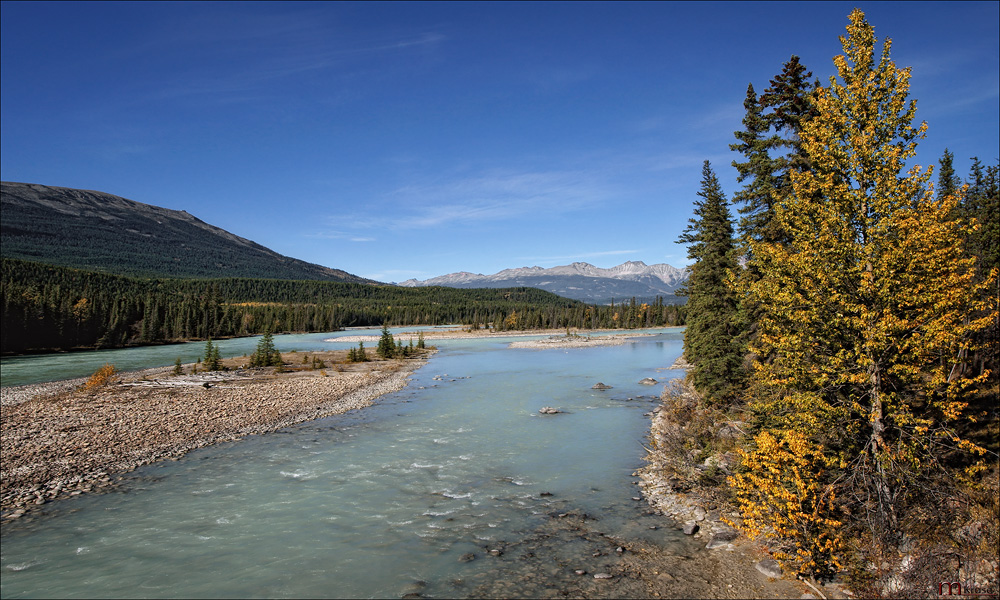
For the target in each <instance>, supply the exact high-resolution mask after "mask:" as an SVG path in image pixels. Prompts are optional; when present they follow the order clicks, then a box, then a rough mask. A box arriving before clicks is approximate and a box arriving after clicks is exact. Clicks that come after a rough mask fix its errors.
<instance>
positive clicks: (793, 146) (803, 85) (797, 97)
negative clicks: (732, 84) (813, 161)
mask: <svg viewBox="0 0 1000 600" xmlns="http://www.w3.org/2000/svg"><path fill="white" fill-rule="evenodd" d="M810 77H812V72H811V71H807V70H806V67H805V66H804V65H803V64H802V63H800V62H799V57H798V56H795V55H794V54H793V55H792V57H791V58H789V59H788V61H787V62H786V63H785V64H784V65H783V66H782V69H781V73H779V74H778V75H777V76H775V78H774V79H772V80H771V81H770V84H771V85H770V87H768V88H767V89H766V90H764V93H763V94H761V97H760V103H761V107H762V108H764V109H771V112H770V113H769V114H768V120H769V121H770V123H771V126H772V127H773V128H774V130H775V131H776V132H778V133H779V134H781V135H782V136H783V137H781V138H779V139H780V141H779V143H778V144H777V146H779V147H781V148H784V149H785V150H786V154H785V155H784V156H783V157H782V162H783V168H782V177H781V180H780V182H779V187H780V188H782V189H787V188H788V186H790V185H791V177H790V175H789V174H788V172H789V170H791V169H794V170H797V171H804V170H806V169H808V168H809V154H808V153H807V152H806V151H805V149H804V148H803V147H802V140H801V133H802V128H803V127H804V126H805V124H806V123H807V122H809V119H811V118H813V117H814V116H815V115H816V108H815V107H814V106H813V103H812V99H811V96H812V92H813V89H814V88H815V87H816V86H815V85H814V84H812V83H810V82H809V78H810Z"/></svg>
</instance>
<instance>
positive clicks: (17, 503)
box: [0, 360, 426, 521]
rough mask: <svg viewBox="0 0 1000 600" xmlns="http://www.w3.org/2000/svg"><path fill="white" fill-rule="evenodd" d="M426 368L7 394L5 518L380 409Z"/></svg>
mask: <svg viewBox="0 0 1000 600" xmlns="http://www.w3.org/2000/svg"><path fill="white" fill-rule="evenodd" d="M425 363H426V360H393V361H379V362H372V363H360V364H357V365H346V366H344V367H341V366H340V365H337V366H336V367H335V368H329V369H322V370H300V371H293V372H286V373H275V372H274V369H273V368H268V369H260V370H254V371H238V370H237V371H228V372H221V373H203V374H199V375H181V376H174V375H172V374H171V371H172V369H171V368H165V369H151V370H145V371H140V372H135V373H125V374H120V375H119V377H118V378H117V380H116V381H114V382H113V383H110V384H109V385H106V386H103V387H100V388H97V389H94V390H91V391H84V390H81V389H80V385H81V384H82V383H83V382H84V381H85V380H74V381H62V382H55V383H51V384H36V385H28V386H19V387H14V388H5V389H4V390H3V406H2V409H0V410H2V436H0V438H2V439H0V442H2V452H3V464H2V469H0V479H2V483H0V518H2V519H3V520H4V521H6V520H10V519H17V518H20V517H21V516H23V515H25V514H26V513H28V512H30V511H32V510H36V509H38V508H39V507H40V506H42V505H44V504H45V503H47V502H49V501H51V500H55V499H58V498H63V497H68V496H75V495H79V494H82V493H87V492H94V491H98V490H101V489H103V488H107V487H109V486H112V485H113V484H114V479H115V476H116V475H120V474H123V473H127V472H129V471H131V470H134V469H135V468H137V467H140V466H142V465H146V464H150V463H152V462H156V461H159V460H164V459H175V458H177V457H179V456H181V455H183V454H185V453H187V452H189V451H191V450H194V449H196V448H201V447H204V446H208V445H211V444H216V443H220V442H226V441H232V440H237V439H239V438H242V437H245V436H247V435H254V434H261V433H266V432H270V431H275V430H278V429H281V428H283V427H287V426H289V425H294V424H296V423H301V422H303V421H307V420H311V419H317V418H321V417H325V416H330V415H334V414H340V413H344V412H348V411H351V410H355V409H360V408H364V407H366V406H371V405H372V404H373V403H374V401H375V400H376V399H377V398H378V397H379V396H382V395H383V394H387V393H390V392H394V391H398V390H400V389H403V388H404V387H405V386H406V383H407V378H408V376H409V375H410V374H411V373H412V372H413V371H414V370H416V369H417V368H419V367H421V366H423V365H424V364H425Z"/></svg>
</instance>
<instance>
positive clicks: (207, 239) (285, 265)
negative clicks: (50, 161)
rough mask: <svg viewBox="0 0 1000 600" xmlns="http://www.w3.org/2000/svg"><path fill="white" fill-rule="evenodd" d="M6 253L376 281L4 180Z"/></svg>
mask: <svg viewBox="0 0 1000 600" xmlns="http://www.w3.org/2000/svg"><path fill="white" fill-rule="evenodd" d="M0 207H2V216H3V218H2V222H0V237H2V241H3V256H4V257H6V258H19V259H23V260H30V261H37V262H43V263H48V264H54V265H61V266H66V267H75V268H80V269H87V270H91V271H100V272H105V273H115V274H119V275H132V276H142V277H250V278H264V279H315V280H321V281H342V282H351V283H377V282H373V281H371V280H367V279H363V278H361V277H358V276H356V275H351V274H350V273H347V272H345V271H341V270H339V269H331V268H328V267H324V266H321V265H316V264H312V263H307V262H305V261H302V260H298V259H295V258H290V257H287V256H283V255H281V254H278V253H277V252H274V251H273V250H270V249H268V248H265V247H264V246H261V245H259V244H257V243H255V242H252V241H250V240H247V239H244V238H242V237H239V236H237V235H234V234H232V233H230V232H228V231H226V230H224V229H221V228H219V227H215V226H213V225H209V224H208V223H205V222H204V221H201V220H200V219H198V218H197V217H195V216H193V215H191V214H189V213H187V212H186V211H177V210H171V209H167V208H161V207H159V206H153V205H150V204H143V203H141V202H136V201H134V200H128V199H126V198H122V197H120V196H115V195H112V194H107V193H104V192H96V191H89V190H77V189H72V188H63V187H52V186H46V185H39V184H31V183H14V182H3V183H2V184H0Z"/></svg>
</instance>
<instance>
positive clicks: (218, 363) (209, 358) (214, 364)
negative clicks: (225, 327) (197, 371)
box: [202, 338, 222, 371]
mask: <svg viewBox="0 0 1000 600" xmlns="http://www.w3.org/2000/svg"><path fill="white" fill-rule="evenodd" d="M202 364H204V365H205V370H206V371H219V370H221V369H222V356H221V355H220V353H219V346H218V345H213V344H212V338H208V340H207V341H206V342H205V357H204V358H203V359H202Z"/></svg>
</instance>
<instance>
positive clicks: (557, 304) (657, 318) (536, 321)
mask: <svg viewBox="0 0 1000 600" xmlns="http://www.w3.org/2000/svg"><path fill="white" fill-rule="evenodd" d="M0 307H2V314H0V321H2V322H0V350H2V351H3V352H4V353H23V352H32V351H44V350H68V349H72V348H95V347H96V348H118V347H123V346H131V345H142V344H154V343H162V342H172V341H182V340H190V339H205V338H215V339H218V338H222V337H232V336H245V335H254V334H258V333H262V332H266V331H271V332H275V333H277V332H289V331H297V332H307V331H334V330H337V329H340V328H342V327H349V326H377V325H443V324H450V323H459V324H465V325H468V326H470V327H472V328H476V329H478V328H480V327H483V326H491V327H493V329H494V330H497V331H503V330H512V329H513V330H517V329H532V328H559V329H562V328H566V327H575V328H585V327H587V328H603V327H615V328H618V327H623V328H635V327H658V326H664V325H677V324H681V323H683V318H684V311H683V307H679V306H667V305H663V304H662V302H660V303H653V304H652V305H648V304H637V303H635V302H634V301H630V302H629V303H622V304H619V305H617V306H601V307H594V306H588V305H586V304H584V303H582V302H578V301H576V300H568V299H566V298H561V297H559V296H556V295H555V294H552V293H549V292H546V291H543V290H538V289H533V288H510V289H474V290H460V289H454V288H446V287H426V288H419V289H408V288H403V287H399V286H391V285H367V284H358V283H342V282H335V281H303V280H294V281H293V280H277V279H246V278H221V279H177V278H159V279H150V278H133V277H123V276H120V275H110V274H106V273H96V272H93V271H83V270H79V269H72V268H66V267H57V266H52V265H45V264H41V263H37V262H29V261H23V260H17V259H10V258H3V259H2V260H0Z"/></svg>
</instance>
